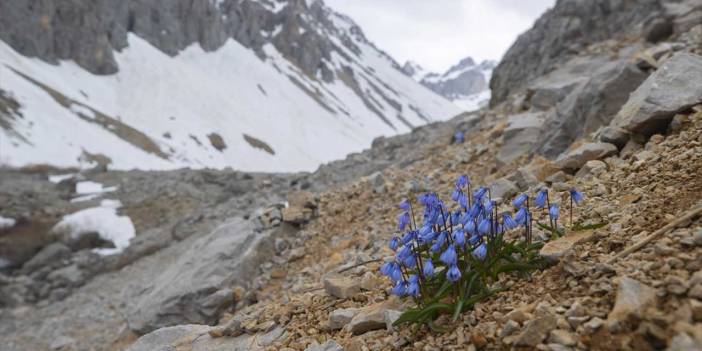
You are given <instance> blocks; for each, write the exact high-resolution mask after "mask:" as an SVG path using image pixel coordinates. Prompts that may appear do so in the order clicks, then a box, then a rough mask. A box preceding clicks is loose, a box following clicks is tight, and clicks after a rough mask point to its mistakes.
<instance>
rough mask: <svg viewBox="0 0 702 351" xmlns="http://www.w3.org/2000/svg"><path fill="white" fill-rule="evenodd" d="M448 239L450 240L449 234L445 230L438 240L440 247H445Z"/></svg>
mask: <svg viewBox="0 0 702 351" xmlns="http://www.w3.org/2000/svg"><path fill="white" fill-rule="evenodd" d="M447 239H448V232H447V231H445V230H444V231H443V232H441V233H440V234H439V236H438V237H437V238H436V243H437V244H439V246H443V245H444V244H445V243H446V240H447Z"/></svg>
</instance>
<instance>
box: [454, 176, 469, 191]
mask: <svg viewBox="0 0 702 351" xmlns="http://www.w3.org/2000/svg"><path fill="white" fill-rule="evenodd" d="M468 184H470V178H468V176H467V175H462V176H460V177H458V179H457V180H456V188H465V187H466V186H468Z"/></svg>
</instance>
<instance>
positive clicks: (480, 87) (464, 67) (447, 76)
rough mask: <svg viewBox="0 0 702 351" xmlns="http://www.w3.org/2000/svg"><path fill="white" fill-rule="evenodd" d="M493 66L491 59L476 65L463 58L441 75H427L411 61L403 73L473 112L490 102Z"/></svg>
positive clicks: (471, 59)
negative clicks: (490, 82)
mask: <svg viewBox="0 0 702 351" xmlns="http://www.w3.org/2000/svg"><path fill="white" fill-rule="evenodd" d="M496 65H497V62H495V61H491V60H486V61H483V62H481V63H480V64H476V63H475V61H474V60H473V58H471V57H466V58H464V59H463V60H461V61H460V62H459V63H457V64H456V65H454V66H452V67H451V68H449V69H448V70H447V71H446V72H444V73H443V74H439V73H434V72H428V71H426V70H424V69H423V68H422V67H421V66H420V65H419V64H417V63H415V62H412V61H407V62H406V63H405V64H404V66H402V71H403V72H404V73H405V74H406V75H408V76H410V77H412V79H414V80H416V81H417V82H420V83H421V84H422V85H424V86H425V87H427V88H429V89H431V90H432V91H434V92H436V93H437V94H439V95H441V96H443V97H445V98H447V99H449V100H451V101H453V103H454V104H455V105H457V106H458V107H459V108H461V109H462V110H465V111H472V110H476V109H478V108H480V107H482V106H484V105H485V104H486V102H487V101H488V100H489V99H490V90H489V87H488V82H489V81H490V76H491V75H492V70H493V68H495V66H496Z"/></svg>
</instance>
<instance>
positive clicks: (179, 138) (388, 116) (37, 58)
mask: <svg viewBox="0 0 702 351" xmlns="http://www.w3.org/2000/svg"><path fill="white" fill-rule="evenodd" d="M0 76H2V77H3V84H2V87H0V105H6V106H13V107H14V108H11V109H0V122H1V123H0V136H2V138H0V163H3V164H9V165H11V166H22V165H27V164H33V163H50V164H53V165H57V166H81V167H85V166H91V165H94V164H96V163H104V164H108V165H109V166H110V167H112V168H118V169H130V168H155V169H171V168H179V167H214V168H223V167H233V168H235V169H239V170H244V171H299V170H313V169H315V168H316V167H317V166H319V165H320V164H321V163H324V162H328V161H331V160H335V159H340V158H343V157H344V156H346V155H347V154H348V153H350V152H354V151H360V150H362V149H363V148H366V147H368V146H369V145H370V143H371V141H372V140H373V139H374V138H375V137H378V136H381V135H394V134H398V133H403V132H407V131H410V130H411V129H412V128H414V127H416V126H419V125H422V124H425V123H428V122H432V121H436V120H442V119H447V118H450V117H452V116H454V115H456V114H458V113H459V112H460V109H459V108H456V107H455V106H454V105H452V104H451V103H450V102H449V101H446V100H445V99H443V98H442V97H440V96H438V95H436V94H435V93H433V92H431V91H429V90H428V89H426V88H424V87H422V86H421V85H419V84H417V83H416V82H414V81H413V80H412V79H410V78H408V77H406V76H405V75H404V74H403V73H402V72H401V71H400V66H399V65H398V64H397V63H396V62H395V61H394V60H393V59H392V58H391V57H390V56H388V55H387V54H385V53H384V52H383V51H382V50H380V49H378V48H377V47H376V46H375V45H374V44H373V43H371V42H370V41H368V40H367V39H366V38H365V36H364V34H363V31H362V30H361V29H360V28H359V27H358V26H357V25H356V24H355V23H354V22H353V21H352V20H351V19H349V18H348V17H346V16H344V15H342V14H339V13H336V12H334V11H332V10H331V9H330V8H328V7H327V6H326V5H325V4H324V3H323V2H322V1H320V0H243V1H240V0H216V1H215V0H187V1H186V0H174V1H167V2H164V1H156V0H126V1H119V2H113V1H109V0H96V1H93V0H78V1H71V2H40V3H36V2H34V1H30V0H18V1H9V2H1V3H0ZM78 133H80V134H78ZM319 145H327V146H328V147H323V148H320V147H319Z"/></svg>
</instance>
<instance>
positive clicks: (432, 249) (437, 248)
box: [429, 243, 441, 253]
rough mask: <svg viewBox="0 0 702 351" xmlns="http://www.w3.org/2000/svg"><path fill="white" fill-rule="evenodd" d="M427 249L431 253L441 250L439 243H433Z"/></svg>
mask: <svg viewBox="0 0 702 351" xmlns="http://www.w3.org/2000/svg"><path fill="white" fill-rule="evenodd" d="M429 250H430V251H431V252H432V253H437V252H439V251H441V245H439V243H434V244H433V245H432V246H431V248H430V249H429Z"/></svg>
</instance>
